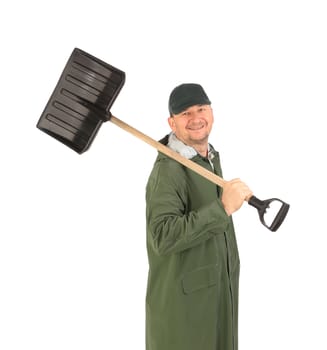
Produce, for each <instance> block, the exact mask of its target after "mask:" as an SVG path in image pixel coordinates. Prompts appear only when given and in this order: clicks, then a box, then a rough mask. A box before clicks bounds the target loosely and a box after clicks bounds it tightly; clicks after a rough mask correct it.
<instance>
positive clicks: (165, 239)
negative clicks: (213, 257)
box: [146, 161, 230, 255]
mask: <svg viewBox="0 0 327 350" xmlns="http://www.w3.org/2000/svg"><path fill="white" fill-rule="evenodd" d="M163 163H164V164H163ZM188 196H189V194H188V191H187V184H186V179H185V171H184V169H183V167H182V166H181V165H180V164H178V163H177V162H172V161H166V162H165V161H162V162H158V163H157V164H156V165H155V167H154V170H153V172H152V174H151V176H150V179H149V182H148V185H147V191H146V204H147V210H146V212H147V213H146V215H147V231H148V241H150V242H149V243H150V244H151V245H152V247H153V249H154V250H155V252H156V253H157V254H158V255H165V254H172V253H177V252H180V251H183V250H185V249H189V248H191V247H194V246H196V245H198V244H200V243H202V242H204V241H205V240H207V239H209V238H211V237H212V236H213V235H216V234H222V233H224V232H225V231H226V230H227V227H228V225H229V224H230V218H229V217H228V216H227V214H226V212H225V210H224V208H223V206H222V204H221V201H220V200H219V199H218V197H217V199H216V200H213V201H212V202H210V203H208V204H207V205H205V206H203V207H200V208H198V209H197V210H189V209H188Z"/></svg>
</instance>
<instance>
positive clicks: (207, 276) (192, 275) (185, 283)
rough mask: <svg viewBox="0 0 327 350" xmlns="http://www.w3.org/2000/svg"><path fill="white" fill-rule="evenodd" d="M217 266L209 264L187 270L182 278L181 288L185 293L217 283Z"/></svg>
mask: <svg viewBox="0 0 327 350" xmlns="http://www.w3.org/2000/svg"><path fill="white" fill-rule="evenodd" d="M218 274H219V273H218V267H217V266H216V265H210V266H205V267H201V268H199V269H196V270H194V271H191V272H188V273H187V274H185V275H184V277H183V278H182V288H183V292H184V293H185V294H190V293H193V292H196V291H198V290H200V289H203V288H209V287H212V286H214V285H216V284H217V283H218Z"/></svg>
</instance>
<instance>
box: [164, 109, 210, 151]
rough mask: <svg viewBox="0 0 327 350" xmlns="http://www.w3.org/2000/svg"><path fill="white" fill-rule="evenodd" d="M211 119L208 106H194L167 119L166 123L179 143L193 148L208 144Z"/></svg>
mask: <svg viewBox="0 0 327 350" xmlns="http://www.w3.org/2000/svg"><path fill="white" fill-rule="evenodd" d="M213 119H214V118H213V112H212V108H211V106H210V105H196V106H191V107H189V108H187V109H186V110H185V111H183V112H181V113H179V114H175V115H173V116H172V117H170V118H168V123H169V125H170V128H171V130H172V131H173V132H174V133H175V135H176V136H177V137H178V138H179V139H180V140H181V141H183V142H184V143H185V144H186V145H188V146H192V147H193V146H195V145H204V144H206V143H207V142H208V138H209V134H210V132H211V129H212V124H213Z"/></svg>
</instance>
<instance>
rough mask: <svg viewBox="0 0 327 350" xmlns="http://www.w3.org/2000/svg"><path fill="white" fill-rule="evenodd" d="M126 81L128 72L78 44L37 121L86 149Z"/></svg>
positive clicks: (71, 144) (75, 147)
mask: <svg viewBox="0 0 327 350" xmlns="http://www.w3.org/2000/svg"><path fill="white" fill-rule="evenodd" d="M124 83H125V73H124V72H123V71H121V70H119V69H117V68H115V67H113V66H111V65H109V64H107V63H105V62H103V61H101V60H99V59H98V58H96V57H94V56H91V55H90V54H88V53H86V52H84V51H82V50H80V49H78V48H75V49H74V50H73V52H72V54H71V56H70V58H69V60H68V62H67V64H66V66H65V68H64V70H63V72H62V74H61V77H60V79H59V81H58V83H57V85H56V87H55V89H54V91H53V93H52V95H51V97H50V99H49V101H48V103H47V105H46V107H45V109H44V111H43V113H42V115H41V117H40V119H39V121H38V123H37V128H39V129H40V130H42V131H44V132H45V133H47V134H49V135H51V136H52V137H54V138H55V139H57V140H59V141H60V142H62V143H63V144H65V145H66V146H68V147H70V148H72V149H73V150H74V151H76V152H77V153H79V154H81V153H83V152H85V151H86V150H87V149H88V148H89V147H90V146H91V143H92V141H93V139H94V138H95V136H96V134H97V132H98V130H99V128H100V126H101V125H102V123H103V122H105V121H107V120H109V119H110V108H111V106H112V104H113V103H114V101H115V99H116V97H117V95H118V94H119V92H120V90H121V88H122V87H123V85H124Z"/></svg>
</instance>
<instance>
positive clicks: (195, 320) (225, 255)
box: [146, 151, 239, 350]
mask: <svg viewBox="0 0 327 350" xmlns="http://www.w3.org/2000/svg"><path fill="white" fill-rule="evenodd" d="M192 160H193V161H194V162H196V163H198V164H200V165H202V166H203V167H205V168H207V169H209V170H212V167H211V165H210V163H209V161H208V159H206V158H203V157H201V156H200V155H196V156H195V157H194V158H192ZM212 163H213V166H214V171H215V173H217V174H218V175H220V176H221V175H222V174H221V167H220V160H219V154H218V153H217V152H216V151H214V158H213V159H212ZM220 198H221V189H220V188H219V187H218V186H216V185H215V184H213V183H211V182H209V181H208V180H206V179H204V178H203V177H201V176H200V175H198V174H196V173H194V172H193V171H192V170H190V169H188V168H186V167H184V166H183V165H181V164H180V163H178V162H176V161H174V160H172V159H171V158H168V157H167V156H165V155H163V154H161V153H159V154H158V157H157V159H156V162H155V164H154V167H153V170H152V172H151V174H150V177H149V180H148V184H147V191H146V204H147V208H146V218H147V251H148V260H149V275H148V286H147V295H146V349H147V350H237V349H238V339H237V334H238V329H237V324H238V319H237V318H238V281H239V256H238V250H237V243H236V238H235V233H234V228H233V223H232V219H231V218H230V217H228V216H227V215H226V212H225V210H224V208H223V206H222V203H221V199H220Z"/></svg>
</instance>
